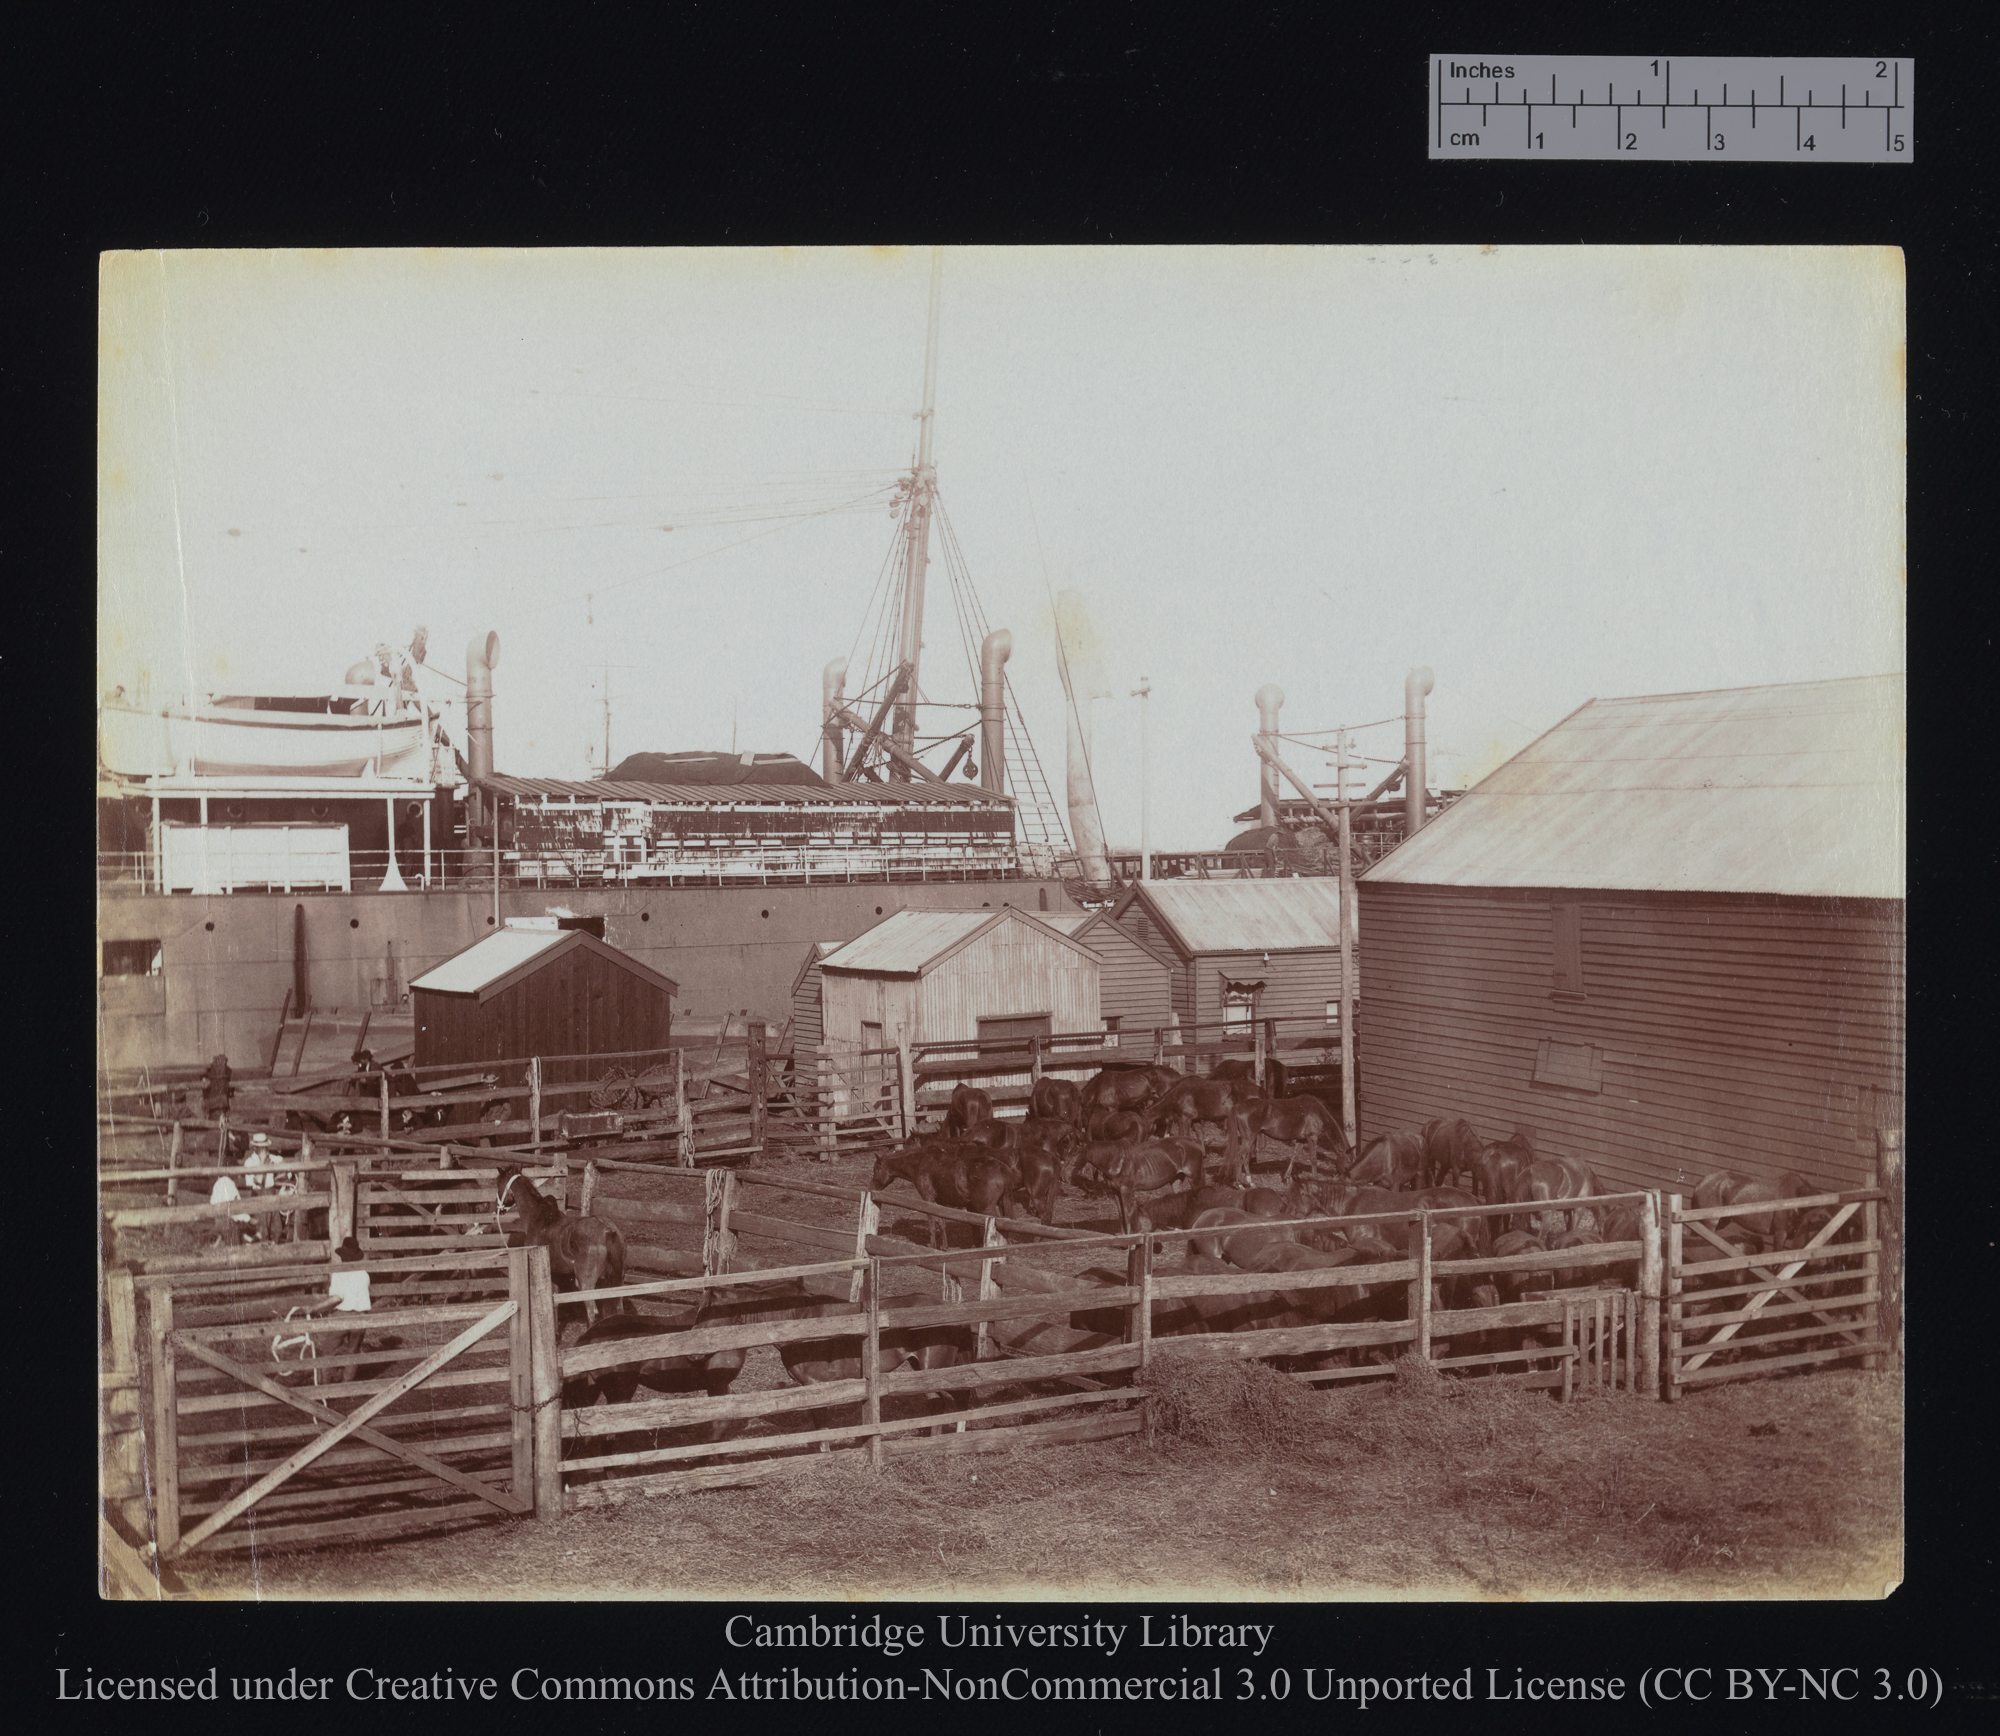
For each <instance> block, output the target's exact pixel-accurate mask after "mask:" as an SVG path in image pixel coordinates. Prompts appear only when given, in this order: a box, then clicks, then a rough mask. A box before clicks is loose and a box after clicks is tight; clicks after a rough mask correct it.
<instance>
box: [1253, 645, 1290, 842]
mask: <svg viewBox="0 0 2000 1736" xmlns="http://www.w3.org/2000/svg"><path fill="white" fill-rule="evenodd" d="M1284 704H1285V690H1284V689H1283V688H1282V687H1280V686H1279V685H1278V684H1277V683H1276V682H1275V681H1267V682H1265V683H1264V685H1263V686H1262V687H1260V688H1258V689H1257V733H1258V734H1259V735H1261V736H1263V737H1264V743H1263V745H1264V746H1265V747H1266V748H1267V749H1269V750H1271V751H1272V752H1275V751H1276V750H1277V746H1278V743H1277V734H1278V713H1279V712H1280V711H1281V710H1282V709H1283V708H1284ZM1277 823H1278V768H1277V767H1276V766H1274V765H1273V764H1272V763H1271V762H1270V761H1269V760H1268V759H1266V758H1265V757H1264V756H1263V755H1262V754H1259V755H1258V756H1257V824H1258V825H1260V826H1263V827H1265V828H1267V829H1268V828H1269V827H1272V826H1275V825H1276V824H1277Z"/></svg>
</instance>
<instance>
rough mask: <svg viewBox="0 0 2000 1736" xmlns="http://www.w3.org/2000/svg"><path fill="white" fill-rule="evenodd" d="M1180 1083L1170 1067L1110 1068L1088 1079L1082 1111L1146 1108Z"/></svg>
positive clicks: (1087, 1113) (1086, 1112)
mask: <svg viewBox="0 0 2000 1736" xmlns="http://www.w3.org/2000/svg"><path fill="white" fill-rule="evenodd" d="M1180 1082H1181V1076H1180V1075H1179V1074H1178V1073H1176V1072H1175V1071H1174V1070H1173V1068H1171V1067H1107V1068H1105V1069H1104V1071H1103V1072H1102V1073H1099V1074H1097V1075H1096V1076H1095V1077H1093V1078H1091V1079H1089V1080H1087V1081H1085V1083H1084V1087H1083V1092H1082V1096H1083V1112H1084V1114H1085V1116H1086V1117H1087V1116H1088V1115H1089V1114H1090V1112H1091V1111H1092V1110H1093V1109H1144V1108H1145V1107H1146V1106H1147V1105H1148V1104H1149V1103H1151V1102H1152V1101H1153V1100H1154V1099H1155V1098H1157V1097H1159V1096H1161V1095H1162V1094H1163V1093H1165V1092H1167V1091H1170V1090H1172V1089H1173V1087H1174V1086H1176V1085H1178V1084H1179V1083H1180Z"/></svg>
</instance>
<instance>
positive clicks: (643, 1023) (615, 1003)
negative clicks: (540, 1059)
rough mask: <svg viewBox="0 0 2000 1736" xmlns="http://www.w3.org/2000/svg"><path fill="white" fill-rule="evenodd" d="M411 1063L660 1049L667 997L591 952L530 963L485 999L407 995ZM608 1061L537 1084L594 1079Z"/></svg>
mask: <svg viewBox="0 0 2000 1736" xmlns="http://www.w3.org/2000/svg"><path fill="white" fill-rule="evenodd" d="M413 999H414V1001H415V1010H416V1045H417V1047H416V1064H417V1065H418V1066H419V1067H430V1066H443V1065H449V1064H452V1063H455V1062H465V1063H467V1064H473V1063H484V1062H492V1061H501V1060H506V1059H509V1058H511V1057H515V1056H520V1055H544V1056H548V1055H575V1056H584V1057H589V1056H598V1055H616V1054H621V1053H624V1052H626V1051H630V1050H635V1049H661V1048H665V1047H666V1045H667V1041H668V1036H669V1033H670V1031H671V1028H672V1022H673V1006H672V997H671V996H670V995H669V994H668V992H667V990H666V989H665V988H663V987H662V986H660V985H659V984H658V983H656V982H653V981H651V980H649V979H648V978H647V977H645V976H643V975H641V974H640V973H639V972H637V971H634V970H630V969H628V968H627V967H626V966H625V965H624V964H623V963H621V962H620V961H619V960H618V959H617V958H615V957H608V956H606V954H605V952H603V951H599V950H597V949H595V948H592V947H586V946H578V947H574V948H570V949H567V950H564V951H562V952H560V953H558V954H557V955H555V956H553V957H551V958H549V959H547V960H546V961H537V962H536V963H534V964H531V965H530V966H529V967H528V968H527V970H526V971H525V973H524V974H522V975H521V976H520V977H519V978H517V979H516V980H515V981H513V982H510V983H507V984H506V985H505V986H504V987H501V988H499V989H497V990H495V991H494V992H492V993H491V994H489V995H487V996H485V997H483V998H482V997H480V996H478V995H469V994H444V993H440V992H438V991H436V990H429V989H422V988H419V989H416V990H415V991H413ZM608 1065H609V1063H608V1062H604V1063H595V1062H592V1061H590V1060H577V1061H571V1062H559V1063H552V1064H550V1065H548V1067H547V1068H546V1070H545V1071H544V1073H543V1081H544V1083H545V1084H550V1085H559V1084H568V1083H572V1082H574V1081H577V1080H583V1079H590V1078H594V1077H596V1076H597V1075H599V1074H601V1073H602V1072H603V1071H604V1070H605V1067H606V1066H608Z"/></svg>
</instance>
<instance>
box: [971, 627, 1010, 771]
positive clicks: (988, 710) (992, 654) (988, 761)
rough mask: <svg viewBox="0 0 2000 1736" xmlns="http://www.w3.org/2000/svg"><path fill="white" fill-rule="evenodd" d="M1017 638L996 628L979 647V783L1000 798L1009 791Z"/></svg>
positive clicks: (1005, 630)
mask: <svg viewBox="0 0 2000 1736" xmlns="http://www.w3.org/2000/svg"><path fill="white" fill-rule="evenodd" d="M1013 655H1014V635H1013V634H1012V633H1010V632H1008V631H1007V629H1006V628H1005V627H995V628H994V629H993V631H992V632H990V633H988V634H987V635H986V637H985V638H984V639H983V640H981V641H980V644H979V782H980V785H981V787H983V788H985V789H988V790H991V791H992V792H993V793H994V794H995V795H996V796H999V795H1004V794H1006V791H1007V746H1006V743H1007V659H1008V658H1009V657H1011V656H1013Z"/></svg>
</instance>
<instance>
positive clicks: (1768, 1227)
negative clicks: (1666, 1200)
mask: <svg viewBox="0 0 2000 1736" xmlns="http://www.w3.org/2000/svg"><path fill="white" fill-rule="evenodd" d="M1811 1192H1813V1189H1812V1187H1811V1186H1810V1185H1809V1184H1808V1183H1807V1182H1806V1179H1805V1178H1804V1177H1803V1176H1801V1175H1799V1174H1797V1173H1796V1172H1795V1171H1793V1170H1789V1169H1788V1170H1785V1171H1784V1172H1783V1173H1782V1174H1780V1175H1779V1177H1778V1179H1777V1180H1776V1181H1775V1182H1770V1181H1752V1180H1746V1179H1745V1178H1744V1177H1742V1176H1740V1175H1732V1174H1731V1173H1730V1172H1729V1171H1728V1170H1726V1169H1719V1170H1716V1171H1714V1172H1713V1173H1712V1174H1709V1175H1705V1176H1703V1177H1702V1178H1701V1180H1700V1181H1698V1182H1697V1183H1696V1184H1695V1189H1694V1203H1695V1205H1696V1206H1697V1207H1702V1208H1706V1207H1709V1206H1735V1205H1750V1204H1758V1205H1761V1204H1762V1203H1763V1202H1765V1201H1766V1200H1771V1201H1776V1200H1782V1199H1800V1198H1803V1197H1804V1196H1805V1195H1807V1194H1810V1193H1811ZM1813 1215H1815V1214H1813V1213H1811V1212H1806V1211H1800V1212H1793V1211H1766V1212H1754V1213H1746V1214H1744V1215H1743V1216H1740V1217H1735V1218H1725V1219H1722V1220H1720V1223H1728V1224H1734V1225H1736V1226H1737V1227H1738V1228H1739V1229H1740V1230H1741V1232H1742V1234H1743V1236H1744V1237H1746V1238H1747V1239H1748V1240H1749V1242H1750V1245H1751V1246H1750V1251H1751V1252H1752V1253H1769V1252H1770V1251H1771V1250H1772V1249H1774V1248H1788V1247H1791V1246H1794V1245H1795V1244H1794V1240H1793V1238H1794V1235H1795V1232H1796V1231H1797V1229H1798V1227H1799V1225H1800V1223H1801V1222H1802V1221H1803V1220H1805V1219H1807V1218H1809V1217H1811V1216H1813ZM1818 1215H1819V1225H1823V1224H1824V1223H1825V1221H1826V1213H1825V1208H1824V1207H1822V1208H1820V1211H1819V1214H1818ZM1819 1225H1815V1226H1814V1227H1815V1228H1818V1227H1819ZM1719 1227H1720V1224H1718V1228H1719Z"/></svg>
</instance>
